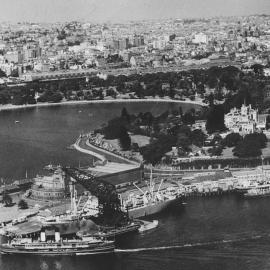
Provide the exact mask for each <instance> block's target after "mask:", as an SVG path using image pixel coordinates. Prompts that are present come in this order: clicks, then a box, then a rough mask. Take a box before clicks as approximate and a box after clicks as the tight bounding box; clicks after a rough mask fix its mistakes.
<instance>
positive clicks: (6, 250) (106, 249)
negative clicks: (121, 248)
mask: <svg viewBox="0 0 270 270" xmlns="http://www.w3.org/2000/svg"><path fill="white" fill-rule="evenodd" d="M114 248H115V247H114V245H108V246H103V247H94V248H74V249H73V248H71V249H65V248H59V249H51V250H50V249H49V248H48V249H46V250H38V249H35V250H27V249H23V248H20V249H18V248H12V247H3V246H1V247H0V251H1V254H8V255H12V254H13V255H15V254H17V255H19V254H21V255H35V256H36V255H40V256H64V255H68V256H76V255H77V256H79V255H99V254H108V253H113V252H114Z"/></svg>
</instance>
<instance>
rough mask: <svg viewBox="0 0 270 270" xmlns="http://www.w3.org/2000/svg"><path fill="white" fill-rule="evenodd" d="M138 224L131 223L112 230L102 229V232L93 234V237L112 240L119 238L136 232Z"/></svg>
mask: <svg viewBox="0 0 270 270" xmlns="http://www.w3.org/2000/svg"><path fill="white" fill-rule="evenodd" d="M140 226H141V225H140V224H139V223H137V222H132V223H130V224H128V225H125V226H121V227H118V228H112V229H104V230H103V231H99V232H98V233H96V234H94V236H95V237H102V238H105V239H108V238H114V237H116V236H120V235H123V234H126V233H130V232H137V231H138V230H139V228H140Z"/></svg>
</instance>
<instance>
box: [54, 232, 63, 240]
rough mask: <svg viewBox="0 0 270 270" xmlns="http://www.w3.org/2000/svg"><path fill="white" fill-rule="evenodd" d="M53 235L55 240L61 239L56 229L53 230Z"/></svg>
mask: <svg viewBox="0 0 270 270" xmlns="http://www.w3.org/2000/svg"><path fill="white" fill-rule="evenodd" d="M54 236H55V242H60V240H61V237H60V232H59V231H57V230H56V231H55V232H54Z"/></svg>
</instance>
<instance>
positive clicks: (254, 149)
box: [233, 139, 262, 158]
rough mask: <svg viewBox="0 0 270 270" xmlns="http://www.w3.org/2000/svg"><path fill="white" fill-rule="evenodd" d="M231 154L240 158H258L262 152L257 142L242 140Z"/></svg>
mask: <svg viewBox="0 0 270 270" xmlns="http://www.w3.org/2000/svg"><path fill="white" fill-rule="evenodd" d="M233 154H234V155H235V156H237V157H240V158H248V157H258V156H260V155H261V154H262V151H261V148H260V143H259V142H257V141H253V140H245V139H244V140H243V141H241V142H240V143H239V144H238V145H237V146H236V147H235V148H234V149H233Z"/></svg>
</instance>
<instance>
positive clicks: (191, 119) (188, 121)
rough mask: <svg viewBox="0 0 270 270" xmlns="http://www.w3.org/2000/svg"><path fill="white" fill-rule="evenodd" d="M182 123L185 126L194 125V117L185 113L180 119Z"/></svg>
mask: <svg viewBox="0 0 270 270" xmlns="http://www.w3.org/2000/svg"><path fill="white" fill-rule="evenodd" d="M182 121H183V123H184V124H186V125H192V124H194V123H195V117H194V115H193V114H192V113H191V112H186V113H185V114H184V115H183V117H182Z"/></svg>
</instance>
